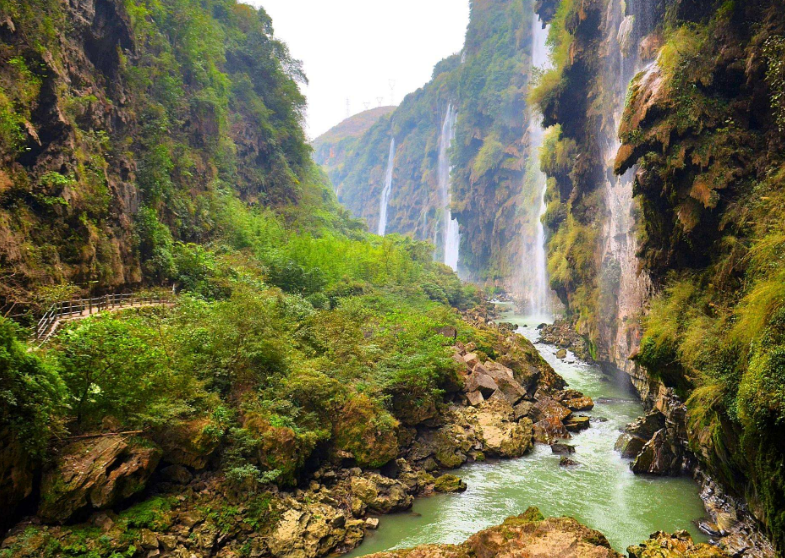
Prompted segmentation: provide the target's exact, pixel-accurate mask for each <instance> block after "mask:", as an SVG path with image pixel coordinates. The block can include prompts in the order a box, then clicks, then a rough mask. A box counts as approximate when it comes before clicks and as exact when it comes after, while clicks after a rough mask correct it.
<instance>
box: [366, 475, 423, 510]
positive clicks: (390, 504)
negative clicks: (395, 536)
mask: <svg viewBox="0 0 785 558" xmlns="http://www.w3.org/2000/svg"><path fill="white" fill-rule="evenodd" d="M351 489H352V494H353V495H354V497H355V498H357V499H358V500H360V501H361V502H362V503H363V504H365V505H366V506H368V509H369V510H372V511H375V512H377V513H390V512H392V511H402V510H407V509H409V508H410V507H411V506H412V501H413V498H412V496H411V495H410V494H409V493H408V492H407V490H406V486H405V485H404V484H403V483H401V482H399V481H397V480H393V479H388V478H387V477H383V476H382V475H379V474H377V473H368V474H367V475H366V476H364V477H354V478H352V480H351Z"/></svg>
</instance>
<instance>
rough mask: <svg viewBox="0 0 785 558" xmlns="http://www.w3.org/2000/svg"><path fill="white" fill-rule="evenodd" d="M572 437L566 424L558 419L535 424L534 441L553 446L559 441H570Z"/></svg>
mask: <svg viewBox="0 0 785 558" xmlns="http://www.w3.org/2000/svg"><path fill="white" fill-rule="evenodd" d="M571 437H572V436H570V433H569V432H568V431H567V428H566V427H565V426H564V423H562V421H560V420H559V419H558V418H557V417H548V418H544V419H542V420H541V421H538V422H536V423H534V440H535V441H536V442H539V443H541V444H552V443H553V442H555V441H557V440H569V439H570V438H571Z"/></svg>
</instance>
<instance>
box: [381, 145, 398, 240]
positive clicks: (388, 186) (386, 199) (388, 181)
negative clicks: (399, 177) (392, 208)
mask: <svg viewBox="0 0 785 558" xmlns="http://www.w3.org/2000/svg"><path fill="white" fill-rule="evenodd" d="M394 167H395V138H390V155H389V156H388V159H387V174H386V175H385V177H384V189H383V190H382V199H381V202H380V204H379V228H378V229H377V234H378V235H379V236H384V234H385V231H386V230H387V205H388V204H389V203H390V193H391V192H392V181H393V168H394Z"/></svg>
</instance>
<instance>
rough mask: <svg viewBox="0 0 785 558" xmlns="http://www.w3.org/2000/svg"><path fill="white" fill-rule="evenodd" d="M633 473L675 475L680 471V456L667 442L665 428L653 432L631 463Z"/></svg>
mask: <svg viewBox="0 0 785 558" xmlns="http://www.w3.org/2000/svg"><path fill="white" fill-rule="evenodd" d="M631 468H632V472H633V473H635V474H649V475H662V476H664V475H676V474H678V473H679V472H680V471H681V458H680V457H679V456H678V455H677V454H676V453H675V452H674V451H673V448H671V445H670V444H669V443H668V440H667V436H666V432H665V429H664V428H663V429H662V430H658V431H657V432H655V434H654V436H652V439H651V440H649V441H648V442H646V445H645V446H643V449H642V450H641V452H640V453H639V454H638V456H637V457H636V458H635V461H633V463H632V465H631Z"/></svg>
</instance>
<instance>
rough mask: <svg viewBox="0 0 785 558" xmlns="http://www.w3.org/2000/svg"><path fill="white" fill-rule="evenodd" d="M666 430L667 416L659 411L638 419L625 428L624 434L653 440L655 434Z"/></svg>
mask: <svg viewBox="0 0 785 558" xmlns="http://www.w3.org/2000/svg"><path fill="white" fill-rule="evenodd" d="M663 428H665V415H663V414H662V413H660V412H659V411H651V412H649V413H647V414H646V415H645V416H642V417H639V418H637V419H636V420H635V421H633V422H631V423H630V424H628V425H627V426H626V427H625V428H624V432H626V433H627V434H630V435H631V436H636V437H638V438H641V439H642V440H646V441H648V440H651V439H652V437H653V436H654V433H655V432H657V431H658V430H662V429H663Z"/></svg>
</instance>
